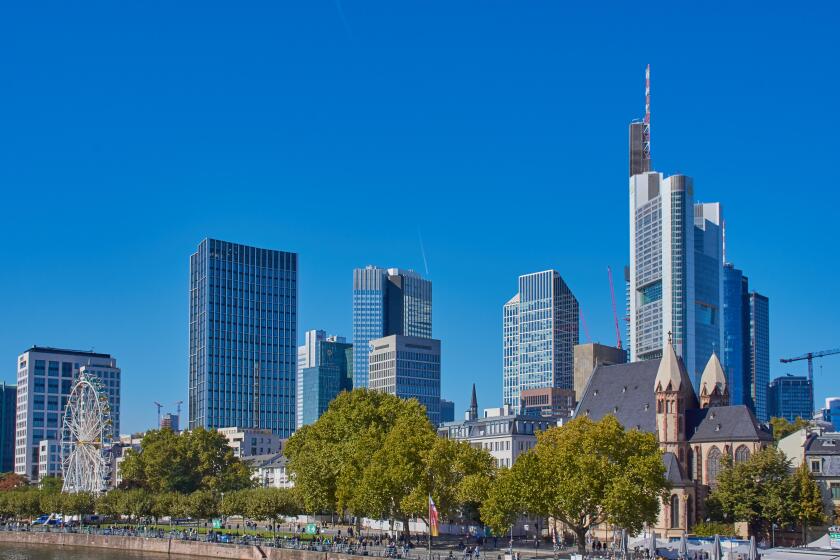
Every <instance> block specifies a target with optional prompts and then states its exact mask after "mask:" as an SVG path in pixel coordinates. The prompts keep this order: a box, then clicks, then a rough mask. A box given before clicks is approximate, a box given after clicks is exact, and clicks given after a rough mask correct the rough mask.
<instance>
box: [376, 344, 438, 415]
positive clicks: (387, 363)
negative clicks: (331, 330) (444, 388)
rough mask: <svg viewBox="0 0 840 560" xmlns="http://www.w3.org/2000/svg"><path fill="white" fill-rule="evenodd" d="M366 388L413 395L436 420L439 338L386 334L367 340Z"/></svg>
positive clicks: (407, 396) (411, 396)
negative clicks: (368, 384)
mask: <svg viewBox="0 0 840 560" xmlns="http://www.w3.org/2000/svg"><path fill="white" fill-rule="evenodd" d="M370 345H371V352H370V360H369V368H370V371H369V377H368V379H369V380H370V389H371V390H372V391H382V392H384V393H389V394H391V395H396V396H397V397H399V398H401V399H417V400H418V401H419V402H420V404H422V405H423V406H424V407H426V416H428V418H429V420H430V421H431V422H432V424H433V425H435V426H438V425H439V424H440V341H439V340H435V339H433V338H421V337H417V336H403V335H397V334H395V335H390V336H386V337H382V338H378V339H374V340H372V341H371V342H370Z"/></svg>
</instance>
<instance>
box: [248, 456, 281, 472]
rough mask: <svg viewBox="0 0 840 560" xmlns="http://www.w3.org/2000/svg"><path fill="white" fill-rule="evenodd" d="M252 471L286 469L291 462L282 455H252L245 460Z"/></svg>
mask: <svg viewBox="0 0 840 560" xmlns="http://www.w3.org/2000/svg"><path fill="white" fill-rule="evenodd" d="M244 460H245V462H246V463H248V464H249V465H250V466H251V468H252V469H260V468H278V467H285V466H286V463H288V462H289V460H288V459H287V458H286V456H285V455H283V454H282V453H267V454H264V455H251V456H249V457H245V458H244Z"/></svg>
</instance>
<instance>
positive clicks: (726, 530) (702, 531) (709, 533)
mask: <svg viewBox="0 0 840 560" xmlns="http://www.w3.org/2000/svg"><path fill="white" fill-rule="evenodd" d="M691 532H692V533H694V534H695V535H697V536H698V537H714V536H715V535H720V536H721V537H734V536H736V534H735V526H734V525H733V524H731V523H721V522H719V521H703V522H701V523H697V524H696V525H694V527H693V528H692V530H691Z"/></svg>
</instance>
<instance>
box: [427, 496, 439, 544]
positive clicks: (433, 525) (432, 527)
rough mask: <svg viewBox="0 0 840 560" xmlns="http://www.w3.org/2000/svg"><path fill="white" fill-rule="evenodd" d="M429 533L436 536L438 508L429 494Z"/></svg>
mask: <svg viewBox="0 0 840 560" xmlns="http://www.w3.org/2000/svg"><path fill="white" fill-rule="evenodd" d="M429 535H430V536H432V537H436V536H438V510H437V508H436V507H435V501H434V500H432V497H431V496H429Z"/></svg>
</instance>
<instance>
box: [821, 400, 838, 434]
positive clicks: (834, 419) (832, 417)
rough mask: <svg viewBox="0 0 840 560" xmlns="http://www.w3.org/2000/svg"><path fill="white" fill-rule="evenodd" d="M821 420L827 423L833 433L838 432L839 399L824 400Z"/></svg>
mask: <svg viewBox="0 0 840 560" xmlns="http://www.w3.org/2000/svg"><path fill="white" fill-rule="evenodd" d="M822 417H823V420H825V421H826V422H829V423H830V424H831V426H832V427H833V428H834V431H835V432H840V397H828V398H827V399H825V408H824V409H823V411H822Z"/></svg>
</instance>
